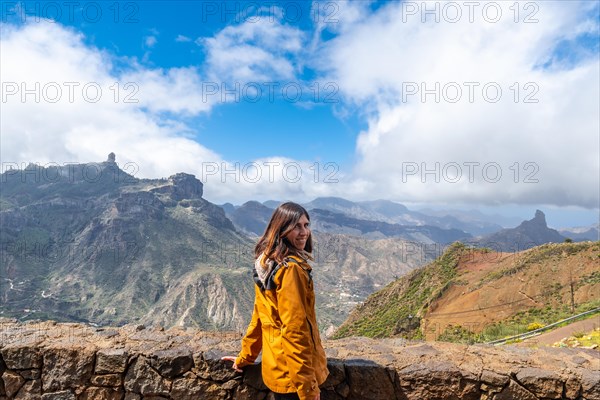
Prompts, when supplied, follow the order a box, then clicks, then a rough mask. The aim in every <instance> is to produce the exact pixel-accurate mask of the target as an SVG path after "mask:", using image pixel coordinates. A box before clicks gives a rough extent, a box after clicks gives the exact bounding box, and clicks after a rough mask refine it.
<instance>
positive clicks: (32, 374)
mask: <svg viewBox="0 0 600 400" xmlns="http://www.w3.org/2000/svg"><path fill="white" fill-rule="evenodd" d="M19 374H20V375H21V376H22V377H23V378H25V379H27V380H33V379H39V378H40V376H41V375H42V371H41V370H39V369H26V370H23V371H19Z"/></svg>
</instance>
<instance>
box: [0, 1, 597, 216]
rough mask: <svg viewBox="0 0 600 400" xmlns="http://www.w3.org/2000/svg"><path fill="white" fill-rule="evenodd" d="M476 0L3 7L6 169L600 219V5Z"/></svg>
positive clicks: (236, 192) (0, 50)
mask: <svg viewBox="0 0 600 400" xmlns="http://www.w3.org/2000/svg"><path fill="white" fill-rule="evenodd" d="M469 4H471V5H473V4H475V5H474V6H467V5H466V3H465V2H436V1H430V2H420V1H419V2H412V1H403V2H400V1H372V2H369V1H350V2H347V1H314V2H310V1H269V2H257V1H205V2H200V1H169V2H166V1H140V2H133V1H122V2H85V1H84V2H79V3H77V5H76V6H73V5H72V3H70V2H60V1H59V2H39V1H36V2H3V3H2V10H1V12H2V43H1V46H0V55H1V56H2V65H1V67H2V68H1V80H2V82H3V86H2V91H3V97H2V104H1V105H2V110H1V111H2V117H3V118H2V121H1V122H0V124H1V130H2V147H1V149H0V151H1V155H2V160H3V163H4V165H21V164H23V163H28V162H37V163H40V164H44V163H59V164H60V163H66V162H88V161H100V160H103V159H105V157H106V154H108V152H110V151H114V152H115V153H117V161H118V162H120V163H122V164H123V165H125V164H127V165H135V171H136V174H137V175H138V176H139V177H145V178H152V177H162V176H169V175H171V174H174V173H176V172H182V171H183V172H188V173H193V174H195V175H196V176H198V177H199V178H201V179H202V180H203V181H204V182H205V197H206V198H207V199H209V200H211V201H214V202H216V203H223V202H226V201H228V202H232V203H236V204H240V203H243V202H245V201H247V200H250V199H257V200H267V199H297V200H299V201H307V200H310V199H312V198H314V197H317V196H340V197H345V198H349V199H353V200H370V199H379V198H384V199H389V200H392V201H397V202H401V203H404V204H410V205H413V206H414V207H415V208H418V207H438V208H449V209H450V208H456V206H457V205H460V206H461V207H465V208H481V209H484V208H485V209H490V210H493V209H498V212H499V213H502V210H505V212H506V213H507V214H510V215H518V216H519V217H524V218H525V217H530V216H532V215H533V212H534V211H535V209H536V208H540V209H542V210H544V211H545V212H546V214H547V215H548V220H549V223H551V224H552V223H553V221H554V225H555V226H568V225H584V224H589V223H592V222H594V221H597V220H598V202H599V191H600V188H599V187H598V181H599V179H600V177H599V175H598V170H599V169H600V160H599V158H600V154H599V150H598V149H599V146H600V143H599V140H600V139H599V136H600V133H599V130H600V128H599V122H598V121H599V120H600V115H599V112H598V109H599V108H600V107H599V89H598V86H599V82H598V75H599V64H600V62H599V54H600V52H599V38H598V24H599V6H598V5H599V2H597V1H582V2H560V1H544V2H531V1H523V2H476V3H469ZM470 7H472V8H470ZM65 82H72V84H74V85H77V86H76V90H75V92H74V96H75V99H74V100H73V101H71V100H70V99H68V98H67V97H68V96H67V91H68V88H67V87H66V86H65ZM115 83H116V84H117V85H116V86H114V85H115ZM36 84H37V85H39V88H38V86H35V85H36ZM23 85H24V86H23ZM86 85H87V86H90V85H91V86H93V87H92V89H95V88H97V87H98V88H101V96H98V98H97V99H94V100H97V101H90V99H89V98H86V97H85V96H84V95H83V93H82V91H81V90H80V89H81V88H82V87H87V86H86ZM32 88H33V89H32ZM36 88H37V89H36ZM57 88H58V89H57ZM284 88H285V90H284ZM23 89H29V90H30V92H29V93H30V94H24V91H23ZM224 89H225V90H229V92H226V93H223V92H222V91H223V90H224ZM31 90H33V91H34V92H35V91H37V92H38V95H39V96H40V97H41V99H36V98H35V94H33V93H32V92H31ZM56 90H61V93H60V96H59V95H58V93H55V91H56ZM256 90H259V92H256ZM270 91H272V93H273V97H272V98H270V97H269V93H270ZM86 93H87V94H89V92H86ZM117 93H118V95H119V97H118V99H117V98H116V97H115V95H116V94H117ZM55 94H56V95H55ZM299 94H301V95H300V96H299V97H296V95H299ZM127 95H129V100H134V101H135V102H127V101H125V100H126V99H127ZM36 100H39V101H36ZM32 116H33V117H32ZM3 168H4V167H3ZM215 168H217V171H215ZM253 168H254V169H253ZM269 168H273V169H269ZM315 168H316V169H315ZM232 170H233V171H236V172H235V173H233V174H231V173H230V174H229V175H228V174H227V171H232ZM257 171H258V172H259V175H260V177H259V178H260V179H255V177H257V176H258V175H256V172H257ZM223 172H225V173H223ZM297 172H300V175H301V176H298V174H297ZM236 174H237V175H236ZM253 174H254V175H253Z"/></svg>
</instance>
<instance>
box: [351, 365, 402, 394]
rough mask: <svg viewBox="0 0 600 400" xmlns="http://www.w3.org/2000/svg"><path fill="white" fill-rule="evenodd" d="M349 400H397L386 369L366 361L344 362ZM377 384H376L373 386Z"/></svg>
mask: <svg viewBox="0 0 600 400" xmlns="http://www.w3.org/2000/svg"><path fill="white" fill-rule="evenodd" d="M346 375H347V377H348V378H347V382H348V385H349V386H350V394H349V395H348V398H350V399H369V400H394V399H397V396H396V393H395V390H394V383H393V382H392V380H391V379H390V376H389V374H388V371H387V368H386V367H384V366H381V365H378V364H376V363H374V362H372V361H368V360H360V359H354V360H348V361H347V362H346ZM374 382H377V384H373V383H374Z"/></svg>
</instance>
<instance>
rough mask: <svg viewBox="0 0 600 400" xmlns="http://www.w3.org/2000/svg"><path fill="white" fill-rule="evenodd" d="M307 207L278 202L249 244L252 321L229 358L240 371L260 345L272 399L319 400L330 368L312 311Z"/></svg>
mask: <svg viewBox="0 0 600 400" xmlns="http://www.w3.org/2000/svg"><path fill="white" fill-rule="evenodd" d="M309 223H310V218H309V216H308V213H307V212H306V210H305V209H304V207H302V206H301V205H299V204H296V203H291V202H289V203H284V204H281V205H280V206H279V207H277V209H276V210H275V212H274V213H273V215H272V216H271V220H270V221H269V224H268V225H267V229H266V231H265V233H264V234H263V236H262V237H261V238H260V240H259V241H258V243H257V244H256V247H255V249H254V254H255V259H256V261H255V263H254V269H255V270H254V281H255V282H256V285H255V288H254V289H255V297H254V311H253V313H252V321H251V322H250V325H249V326H248V330H247V331H246V335H245V336H244V338H243V339H242V350H241V352H240V354H239V355H238V356H237V358H236V357H223V360H227V361H233V369H235V370H236V371H238V372H241V369H240V368H243V367H245V366H247V365H249V364H253V363H254V361H255V360H256V358H257V357H258V355H259V353H260V352H261V350H262V377H263V381H264V383H265V385H267V387H268V388H269V389H271V390H272V391H273V392H274V394H275V399H300V400H319V399H320V391H319V385H321V384H322V383H323V382H324V381H325V379H326V378H327V375H328V374H329V371H328V370H327V358H326V356H325V351H324V350H323V346H322V345H321V338H320V336H319V329H318V328H317V320H316V315H315V293H314V288H313V281H312V277H311V267H310V265H308V263H307V260H309V259H312V257H311V256H310V253H311V252H312V236H311V233H310V228H309Z"/></svg>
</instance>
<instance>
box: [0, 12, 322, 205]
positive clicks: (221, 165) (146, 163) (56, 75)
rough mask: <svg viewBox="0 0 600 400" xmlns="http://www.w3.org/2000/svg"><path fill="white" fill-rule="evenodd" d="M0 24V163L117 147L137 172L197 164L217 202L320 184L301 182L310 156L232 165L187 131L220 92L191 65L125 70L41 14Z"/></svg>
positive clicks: (90, 157) (96, 154)
mask: <svg viewBox="0 0 600 400" xmlns="http://www.w3.org/2000/svg"><path fill="white" fill-rule="evenodd" d="M2 32H3V35H2V38H1V43H0V46H1V47H2V58H1V60H0V63H1V64H0V68H1V71H2V95H3V96H5V98H3V99H2V119H1V120H0V131H1V132H2V145H1V146H0V157H1V159H2V163H3V164H2V171H4V170H6V169H8V168H10V167H13V166H15V165H16V166H18V167H24V166H25V165H27V164H29V163H31V162H33V163H39V164H41V165H47V164H50V163H52V164H55V163H57V164H60V165H62V164H65V163H72V162H91V161H102V160H105V159H106V157H107V155H108V153H110V152H115V153H116V155H117V162H118V163H119V165H120V166H121V167H123V168H124V169H125V170H126V171H127V172H129V173H132V174H134V176H136V177H140V178H160V177H167V176H169V175H172V174H174V173H177V172H187V173H191V174H195V175H196V176H197V177H198V178H201V179H203V180H204V181H205V182H206V186H205V193H206V196H207V198H209V199H210V200H213V201H217V202H218V201H221V202H225V201H231V202H235V203H241V202H244V201H247V200H248V199H251V198H261V197H262V196H268V197H267V198H284V197H289V196H292V195H294V194H300V195H302V194H304V193H305V192H307V191H308V192H309V191H311V190H317V191H318V190H321V191H323V190H324V186H323V184H322V183H321V184H320V188H319V185H316V187H315V188H314V189H310V188H309V187H308V185H311V183H312V182H313V181H314V180H315V177H314V176H313V175H312V174H314V173H316V172H315V171H313V170H311V169H310V167H311V166H312V164H310V163H309V162H308V161H304V162H299V161H295V160H292V159H289V158H282V157H271V158H265V159H261V160H257V161H255V162H254V163H253V164H244V165H240V164H235V162H231V161H227V160H224V159H223V158H222V157H221V155H219V154H216V153H215V152H214V151H212V150H211V149H208V148H207V147H205V146H203V145H202V144H200V143H198V142H197V141H195V140H193V138H192V137H193V136H195V134H196V133H197V132H196V131H194V129H193V128H192V127H191V126H190V125H188V124H186V123H185V121H186V117H189V116H196V115H199V114H201V113H208V112H210V111H211V109H212V108H213V107H214V106H215V105H216V104H217V100H218V96H216V97H217V100H213V99H215V96H209V97H207V98H206V99H203V98H202V90H203V81H202V77H201V76H200V73H199V71H198V69H197V68H195V67H186V68H171V69H160V68H158V69H149V68H146V67H144V66H143V65H141V64H139V63H137V62H136V61H135V60H120V63H119V65H123V64H126V65H125V70H124V71H123V72H117V71H115V69H114V68H113V62H114V61H115V60H114V59H113V56H111V55H110V54H108V53H106V52H104V51H102V50H100V49H97V48H94V47H90V46H87V45H86V44H85V43H84V37H83V36H82V35H81V34H80V33H78V32H77V31H75V30H73V29H69V28H65V27H64V26H62V25H60V24H58V23H51V22H48V21H39V22H37V23H28V24H24V25H20V26H15V25H10V24H5V25H3V26H2ZM83 88H87V89H86V90H84V89H83ZM22 89H26V90H29V91H32V90H33V92H34V93H28V94H24V92H23V91H22ZM71 89H72V93H71V94H70V93H69V92H70V90H71ZM98 90H99V91H98ZM36 95H37V96H38V98H36V97H35V96H36ZM22 96H24V97H22ZM70 96H71V97H72V98H70ZM215 134H216V133H215ZM215 166H216V168H217V169H216V171H215V170H214V167H215ZM313 169H314V168H313ZM228 171H234V172H233V174H231V173H230V172H228ZM0 172H1V171H0ZM213 172H214V173H213ZM257 174H259V175H257ZM257 176H258V177H259V178H260V179H258V180H257V179H256V178H257ZM325 187H326V186H325Z"/></svg>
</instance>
